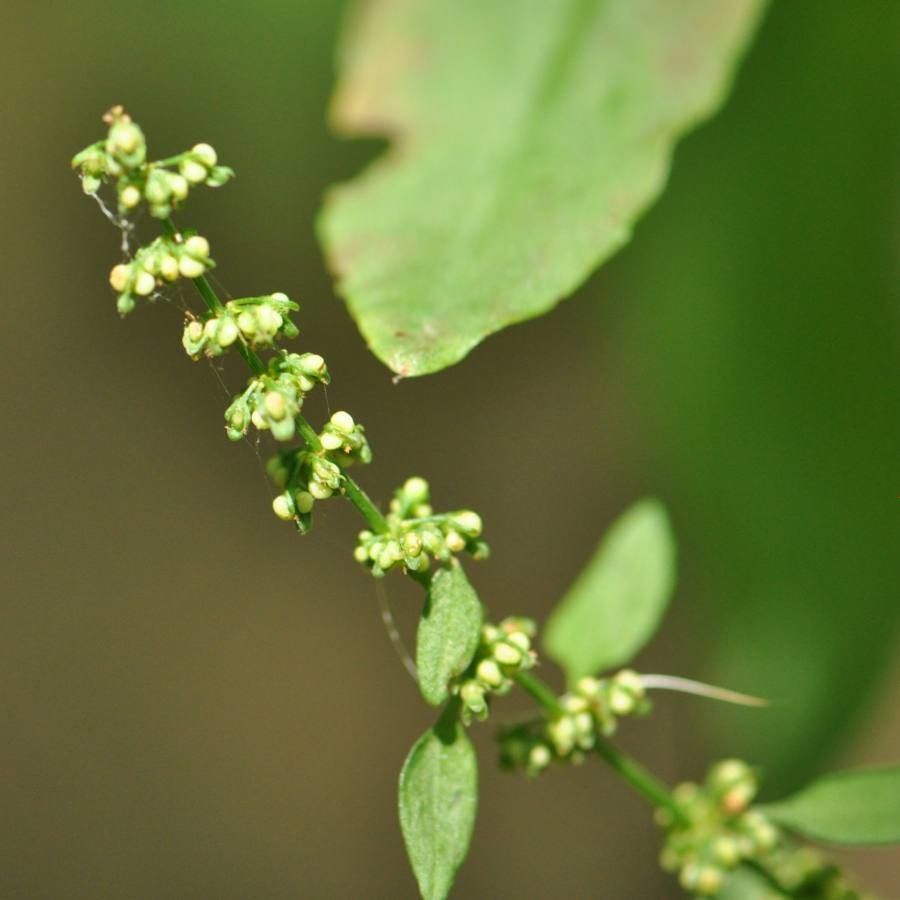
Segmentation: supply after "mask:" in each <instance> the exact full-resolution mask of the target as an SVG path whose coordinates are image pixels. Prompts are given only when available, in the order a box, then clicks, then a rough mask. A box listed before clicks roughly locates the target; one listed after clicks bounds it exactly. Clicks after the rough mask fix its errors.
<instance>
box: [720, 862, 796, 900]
mask: <svg viewBox="0 0 900 900" xmlns="http://www.w3.org/2000/svg"><path fill="white" fill-rule="evenodd" d="M780 897H785V898H787V897H789V895H788V894H785V893H782V892H781V891H778V890H776V889H775V888H774V887H773V886H772V885H771V884H770V882H769V881H768V880H767V879H766V878H765V877H764V876H763V875H761V874H760V873H758V872H756V871H754V870H753V869H750V868H746V867H744V866H740V867H738V868H737V869H735V870H734V871H733V872H730V873H729V874H728V875H727V876H726V877H725V883H724V884H723V885H722V888H721V890H720V891H719V892H718V893H717V894H716V900H778V898H780Z"/></svg>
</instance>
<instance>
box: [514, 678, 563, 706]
mask: <svg viewBox="0 0 900 900" xmlns="http://www.w3.org/2000/svg"><path fill="white" fill-rule="evenodd" d="M515 681H516V684H518V685H519V687H520V688H522V690H523V691H525V693H526V694H530V695H531V696H532V697H533V698H534V699H535V700H537V702H538V703H539V704H540V705H541V706H543V707H544V709H545V710H546V711H547V712H548V713H550V715H552V716H561V715H562V714H563V713H564V712H565V710H564V709H563V708H562V706H561V705H560V702H559V700H557V699H556V694H555V693H554V692H553V690H552V689H551V688H550V686H549V685H546V684H544V682H543V681H541V679H540V678H536V677H535V676H534V675H532V674H531V673H530V672H519V673H517V674H516V675H515Z"/></svg>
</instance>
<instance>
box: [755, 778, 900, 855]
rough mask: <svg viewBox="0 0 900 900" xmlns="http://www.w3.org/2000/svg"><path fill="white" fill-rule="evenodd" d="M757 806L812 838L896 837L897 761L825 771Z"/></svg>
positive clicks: (871, 840) (865, 840)
mask: <svg viewBox="0 0 900 900" xmlns="http://www.w3.org/2000/svg"><path fill="white" fill-rule="evenodd" d="M762 809H763V810H764V812H766V813H767V814H768V815H769V816H771V817H772V818H773V819H774V820H775V821H776V822H779V823H780V824H782V825H784V826H785V827H787V828H790V829H792V830H793V831H798V832H800V834H803V835H806V837H810V838H813V839H814V840H819V841H830V842H832V843H835V844H896V843H900V766H893V767H891V768H884V769H863V770H860V771H856V772H838V773H836V774H834V775H828V776H826V777H825V778H821V779H820V780H819V781H814V782H813V783H812V784H811V785H809V786H808V787H805V788H804V789H803V790H801V791H799V792H798V793H796V794H794V795H792V796H790V797H788V798H787V799H785V800H780V801H778V802H777V803H770V804H768V805H767V806H764V807H762Z"/></svg>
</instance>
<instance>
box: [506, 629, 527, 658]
mask: <svg viewBox="0 0 900 900" xmlns="http://www.w3.org/2000/svg"><path fill="white" fill-rule="evenodd" d="M506 642H507V643H508V644H512V645H513V646H514V647H518V648H519V650H521V651H522V652H523V653H527V652H528V651H529V650H530V649H531V639H530V638H529V637H528V635H527V634H525V632H524V631H511V632H510V633H509V634H507V635H506Z"/></svg>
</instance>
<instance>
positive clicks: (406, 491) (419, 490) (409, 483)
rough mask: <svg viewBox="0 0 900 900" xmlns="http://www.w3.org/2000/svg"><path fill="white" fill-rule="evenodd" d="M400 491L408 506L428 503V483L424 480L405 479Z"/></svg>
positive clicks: (416, 478) (415, 478)
mask: <svg viewBox="0 0 900 900" xmlns="http://www.w3.org/2000/svg"><path fill="white" fill-rule="evenodd" d="M402 491H403V496H404V499H405V500H406V502H407V503H409V505H410V506H416V505H417V504H419V503H427V502H428V482H427V481H426V480H425V479H424V478H419V477H413V478H407V479H406V482H405V483H404V485H403V488H402Z"/></svg>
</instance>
